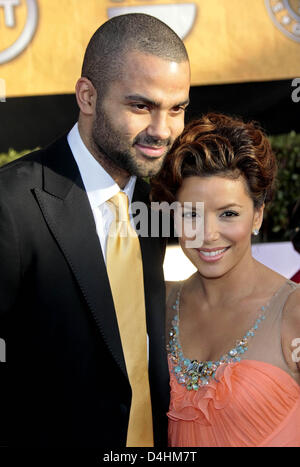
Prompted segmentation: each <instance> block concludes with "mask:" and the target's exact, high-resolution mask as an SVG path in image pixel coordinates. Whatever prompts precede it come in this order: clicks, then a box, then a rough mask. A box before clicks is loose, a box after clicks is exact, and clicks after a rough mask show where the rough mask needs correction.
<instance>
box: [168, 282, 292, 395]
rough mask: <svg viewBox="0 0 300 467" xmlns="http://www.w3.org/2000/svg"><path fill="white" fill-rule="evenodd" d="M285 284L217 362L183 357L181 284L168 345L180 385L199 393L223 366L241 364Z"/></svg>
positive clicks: (174, 307) (174, 308) (173, 369)
mask: <svg viewBox="0 0 300 467" xmlns="http://www.w3.org/2000/svg"><path fill="white" fill-rule="evenodd" d="M285 284H286V283H284V284H283V285H282V286H281V287H280V288H279V289H278V290H277V291H276V292H275V294H273V295H272V297H271V298H270V300H269V301H268V303H267V304H266V305H264V306H262V307H261V308H260V314H259V316H258V318H257V319H256V320H255V322H254V324H253V326H252V327H251V328H250V329H249V330H248V331H247V332H246V334H245V335H244V336H243V337H242V338H241V339H238V340H237V341H236V343H235V345H234V346H233V347H232V348H231V349H230V350H229V351H228V352H227V353H226V354H224V355H222V356H221V357H220V359H219V360H216V361H198V360H190V359H189V358H185V357H184V355H183V352H182V347H181V344H180V342H179V308H180V296H181V290H182V286H183V284H181V286H180V288H179V289H178V291H177V296H176V301H175V304H174V305H173V306H172V308H173V310H174V311H175V316H174V318H173V320H172V328H171V330H170V332H169V337H170V340H169V343H168V351H169V353H170V357H171V360H172V371H173V373H174V375H175V377H176V379H177V381H178V383H179V384H181V385H183V386H185V387H186V388H187V389H188V390H189V391H191V390H194V391H198V389H199V388H200V387H203V386H206V385H207V384H208V383H209V381H211V380H212V379H214V380H216V378H215V376H216V371H217V370H218V368H219V367H220V366H221V365H224V364H228V363H235V362H239V361H240V360H241V357H240V355H242V354H244V353H245V352H246V351H247V350H248V342H249V339H251V338H252V337H253V336H254V335H255V332H256V330H257V329H258V327H259V325H260V323H261V322H262V321H264V320H265V319H266V311H267V310H268V307H269V305H270V303H271V300H273V299H274V298H275V297H276V296H277V295H278V293H279V292H280V290H281V289H282V287H283V286H284V285H285ZM216 381H217V380H216Z"/></svg>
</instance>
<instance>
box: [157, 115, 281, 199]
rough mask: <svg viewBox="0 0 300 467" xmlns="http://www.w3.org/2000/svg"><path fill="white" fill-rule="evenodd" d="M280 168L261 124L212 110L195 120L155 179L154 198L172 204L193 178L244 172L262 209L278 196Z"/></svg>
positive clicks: (247, 182)
mask: <svg viewBox="0 0 300 467" xmlns="http://www.w3.org/2000/svg"><path fill="white" fill-rule="evenodd" d="M276 173H277V164H276V158H275V155H274V153H273V151H272V148H271V145H270V143H269V141H268V139H267V137H266V135H265V134H264V133H263V131H262V130H261V128H260V127H259V125H258V124H257V123H255V122H249V123H245V122H244V121H243V120H241V119H238V118H235V117H231V116H228V115H223V114H219V113H208V114H206V115H204V116H202V117H201V118H200V119H197V120H194V121H192V122H190V123H189V124H188V125H187V126H186V127H185V129H184V131H183V133H182V134H181V136H180V137H179V138H178V139H177V140H176V141H175V143H174V145H173V148H172V151H171V152H170V153H169V154H168V155H167V157H166V160H165V162H164V165H163V167H162V169H161V171H160V172H159V174H158V175H156V176H155V177H154V178H153V179H152V180H151V187H152V190H151V199H152V201H168V202H169V203H172V202H173V201H175V199H176V193H177V191H178V189H179V188H180V186H181V185H182V182H183V179H184V178H187V177H192V176H199V177H209V176H212V175H217V176H223V177H224V176H225V177H231V178H238V177H239V176H240V175H242V176H243V177H244V179H245V181H246V186H247V189H248V193H249V196H250V197H251V198H252V200H253V203H254V207H255V208H259V207H260V206H262V205H263V203H266V202H268V201H270V200H271V198H272V194H273V190H274V184H275V177H276Z"/></svg>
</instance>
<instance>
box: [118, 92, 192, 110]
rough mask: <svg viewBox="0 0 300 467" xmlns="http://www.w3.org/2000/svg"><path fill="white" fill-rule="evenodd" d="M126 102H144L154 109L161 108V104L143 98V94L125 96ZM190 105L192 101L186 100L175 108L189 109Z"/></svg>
mask: <svg viewBox="0 0 300 467" xmlns="http://www.w3.org/2000/svg"><path fill="white" fill-rule="evenodd" d="M125 100H126V101H139V102H143V103H144V104H148V105H151V106H152V107H160V103H159V102H156V101H153V100H151V99H148V98H147V97H145V96H142V95H141V94H129V95H128V96H125ZM189 103H190V99H186V100H185V101H182V102H179V103H178V104H175V105H174V107H177V106H186V107H187V106H188V105H189Z"/></svg>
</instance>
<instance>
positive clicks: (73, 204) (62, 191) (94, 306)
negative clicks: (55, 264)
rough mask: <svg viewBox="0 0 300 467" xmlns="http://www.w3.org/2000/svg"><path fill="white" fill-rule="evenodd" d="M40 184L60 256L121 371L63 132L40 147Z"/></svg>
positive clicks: (103, 281)
mask: <svg viewBox="0 0 300 467" xmlns="http://www.w3.org/2000/svg"><path fill="white" fill-rule="evenodd" d="M43 161H44V182H43V183H44V185H43V189H39V188H36V189H35V190H34V191H35V194H36V197H37V200H38V203H39V205H40V208H41V210H42V212H43V215H44V218H45V220H46V222H47V224H48V226H49V228H50V230H51V232H52V233H53V235H54V237H55V239H56V241H57V243H58V244H59V246H60V249H61V251H62V253H63V255H64V256H65V258H66V260H67V262H68V263H69V266H70V268H71V270H72V272H73V274H74V277H75V279H76V281H77V283H78V285H79V287H80V289H81V292H82V294H83V296H84V298H85V300H86V303H87V305H88V307H89V309H90V311H91V313H92V315H93V317H94V319H95V322H96V324H97V327H98V329H99V331H100V333H101V335H102V338H103V339H104V341H105V343H106V345H107V347H108V349H109V350H110V352H111V354H112V356H113V357H114V359H115V361H116V362H117V364H118V365H119V367H120V368H121V370H122V372H123V373H124V375H126V377H127V373H126V366H125V361H124V357H123V352H122V346H121V340H120V335H119V330H118V324H117V319H116V315H115V310H114V306H113V299H112V295H111V291H110V285H109V280H108V276H107V273H106V266H105V263H104V259H103V255H102V250H101V246H100V242H99V238H98V236H97V232H96V226H95V222H94V217H93V214H92V211H91V208H90V204H89V201H88V197H87V194H86V191H85V189H84V186H83V182H82V179H81V177H80V174H79V170H78V168H77V165H76V162H75V160H74V158H73V155H72V153H71V150H70V148H69V145H68V143H67V140H66V138H64V139H62V140H59V141H57V142H56V143H55V144H54V145H53V146H51V147H50V148H49V149H48V150H46V151H45V153H44V158H43Z"/></svg>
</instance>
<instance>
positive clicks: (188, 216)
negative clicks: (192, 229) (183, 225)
mask: <svg viewBox="0 0 300 467" xmlns="http://www.w3.org/2000/svg"><path fill="white" fill-rule="evenodd" d="M182 217H185V218H186V219H193V218H195V217H199V214H198V213H197V212H196V211H186V212H183V213H182Z"/></svg>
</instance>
